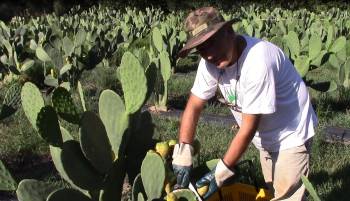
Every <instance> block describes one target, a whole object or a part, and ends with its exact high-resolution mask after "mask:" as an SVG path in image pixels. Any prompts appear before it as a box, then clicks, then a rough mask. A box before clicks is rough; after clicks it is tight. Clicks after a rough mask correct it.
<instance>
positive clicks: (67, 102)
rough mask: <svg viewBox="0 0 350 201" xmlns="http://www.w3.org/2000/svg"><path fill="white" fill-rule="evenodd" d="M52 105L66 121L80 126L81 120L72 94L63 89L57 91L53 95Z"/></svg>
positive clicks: (59, 88)
mask: <svg viewBox="0 0 350 201" xmlns="http://www.w3.org/2000/svg"><path fill="white" fill-rule="evenodd" d="M52 103H53V106H54V108H55V109H56V111H57V113H58V114H59V115H60V117H62V118H63V119H64V120H66V121H68V122H70V123H74V124H78V123H79V120H80V114H79V112H78V109H77V107H76V106H75V104H74V102H73V99H72V97H71V95H70V93H69V92H68V91H67V90H66V89H65V88H63V87H58V88H57V89H55V91H54V92H53V95H52Z"/></svg>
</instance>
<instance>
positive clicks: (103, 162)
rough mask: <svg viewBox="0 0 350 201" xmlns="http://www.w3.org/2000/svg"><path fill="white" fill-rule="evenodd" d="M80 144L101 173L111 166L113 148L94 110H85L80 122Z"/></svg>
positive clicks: (86, 155)
mask: <svg viewBox="0 0 350 201" xmlns="http://www.w3.org/2000/svg"><path fill="white" fill-rule="evenodd" d="M79 139H80V146H81V149H82V151H83V153H84V155H85V157H86V158H87V159H88V160H89V161H90V163H91V164H92V166H93V167H94V168H95V169H96V170H97V171H98V172H100V173H101V174H105V173H107V172H108V170H109V169H110V168H111V166H112V163H113V159H112V148H111V145H110V143H109V140H108V137H107V132H106V129H105V127H104V125H103V123H102V121H101V119H100V118H99V117H98V116H97V115H96V114H95V113H93V112H90V111H87V112H84V113H83V115H82V118H81V122H80V135H79Z"/></svg>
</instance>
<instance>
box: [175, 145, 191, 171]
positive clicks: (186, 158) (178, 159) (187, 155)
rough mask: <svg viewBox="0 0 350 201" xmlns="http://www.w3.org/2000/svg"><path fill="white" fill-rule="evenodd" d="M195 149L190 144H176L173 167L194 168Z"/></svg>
mask: <svg viewBox="0 0 350 201" xmlns="http://www.w3.org/2000/svg"><path fill="white" fill-rule="evenodd" d="M193 152H194V150H193V147H192V145H190V144H184V143H181V144H176V145H175V147H174V152H173V162H172V164H173V165H178V166H192V155H193Z"/></svg>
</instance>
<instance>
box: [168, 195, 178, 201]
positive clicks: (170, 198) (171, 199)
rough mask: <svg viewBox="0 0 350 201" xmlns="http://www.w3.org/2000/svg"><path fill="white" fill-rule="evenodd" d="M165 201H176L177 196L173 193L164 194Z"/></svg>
mask: <svg viewBox="0 0 350 201" xmlns="http://www.w3.org/2000/svg"><path fill="white" fill-rule="evenodd" d="M166 201H177V197H176V195H175V194H174V193H168V194H167V196H166Z"/></svg>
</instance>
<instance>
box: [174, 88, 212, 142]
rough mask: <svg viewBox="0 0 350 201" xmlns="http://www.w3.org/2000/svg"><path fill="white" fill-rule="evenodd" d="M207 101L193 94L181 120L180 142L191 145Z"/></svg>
mask: <svg viewBox="0 0 350 201" xmlns="http://www.w3.org/2000/svg"><path fill="white" fill-rule="evenodd" d="M205 103H206V101H205V100H203V99H200V98H198V97H197V96H195V95H193V94H191V95H190V98H189V99H188V101H187V104H186V108H185V111H184V113H183V115H182V118H181V125H180V133H179V142H180V143H186V144H191V143H192V142H193V139H194V134H195V131H196V126H197V123H198V119H199V116H200V113H201V111H202V110H203V107H204V105H205Z"/></svg>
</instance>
